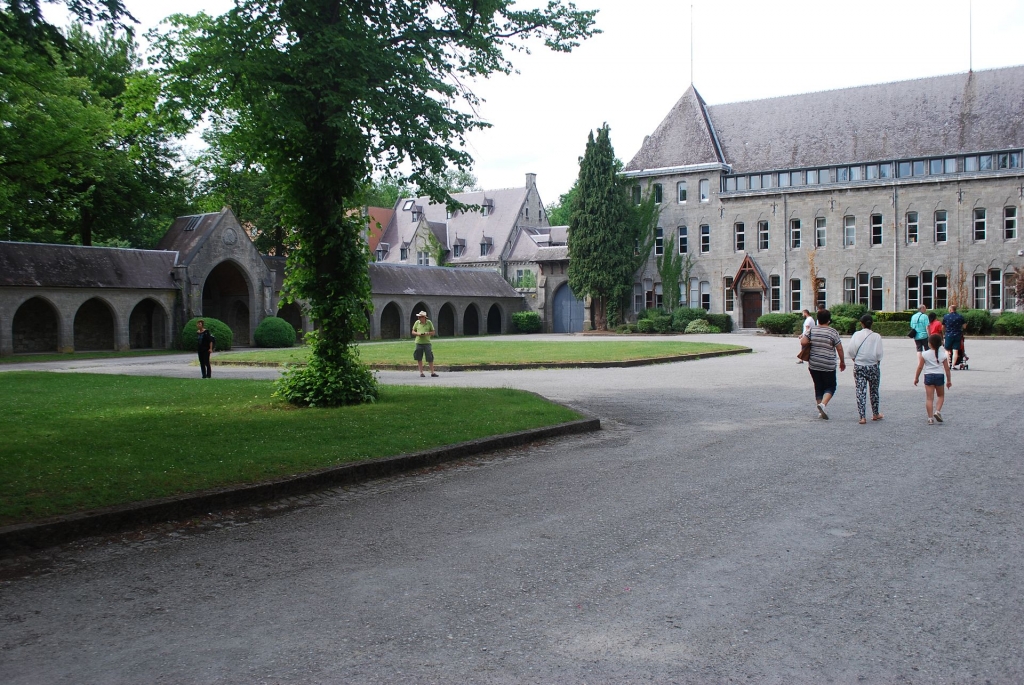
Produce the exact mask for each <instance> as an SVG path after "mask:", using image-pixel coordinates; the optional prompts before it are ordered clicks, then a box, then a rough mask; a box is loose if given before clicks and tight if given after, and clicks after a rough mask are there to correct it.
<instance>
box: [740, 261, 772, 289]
mask: <svg viewBox="0 0 1024 685" xmlns="http://www.w3.org/2000/svg"><path fill="white" fill-rule="evenodd" d="M732 288H733V290H735V291H736V292H737V293H738V292H740V291H741V290H754V289H759V290H761V292H765V293H766V292H768V282H767V281H766V280H765V277H764V274H763V273H761V267H759V266H758V265H757V262H755V261H754V259H753V257H751V256H750V255H747V256H745V257H744V258H743V263H742V264H740V268H739V270H738V271H737V272H736V276H735V277H733V279H732Z"/></svg>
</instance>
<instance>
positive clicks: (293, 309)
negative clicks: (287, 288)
mask: <svg viewBox="0 0 1024 685" xmlns="http://www.w3.org/2000/svg"><path fill="white" fill-rule="evenodd" d="M277 318H279V319H284V320H285V321H287V322H288V323H290V324H291V325H292V328H294V329H295V340H296V342H298V341H301V340H302V307H300V306H299V303H298V302H289V303H288V304H286V305H284V306H282V307H281V308H280V309H278V310H277Z"/></svg>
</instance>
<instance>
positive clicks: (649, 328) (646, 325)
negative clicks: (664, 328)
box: [636, 319, 654, 333]
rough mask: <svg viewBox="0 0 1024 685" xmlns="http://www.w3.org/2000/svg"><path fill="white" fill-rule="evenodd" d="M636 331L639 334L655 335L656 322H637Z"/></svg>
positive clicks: (645, 320)
mask: <svg viewBox="0 0 1024 685" xmlns="http://www.w3.org/2000/svg"><path fill="white" fill-rule="evenodd" d="M636 330H637V331H638V332H639V333H653V332H654V322H653V321H651V320H650V319H640V320H639V321H637V322H636Z"/></svg>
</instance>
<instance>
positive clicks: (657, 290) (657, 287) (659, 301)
mask: <svg viewBox="0 0 1024 685" xmlns="http://www.w3.org/2000/svg"><path fill="white" fill-rule="evenodd" d="M664 305H665V291H664V290H662V287H661V283H655V284H654V306H655V307H663V306H664Z"/></svg>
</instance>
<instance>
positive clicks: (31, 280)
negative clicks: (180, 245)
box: [0, 242, 178, 290]
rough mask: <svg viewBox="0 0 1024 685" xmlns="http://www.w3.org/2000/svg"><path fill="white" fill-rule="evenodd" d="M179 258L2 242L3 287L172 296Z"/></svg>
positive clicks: (112, 249)
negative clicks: (125, 290) (110, 290)
mask: <svg viewBox="0 0 1024 685" xmlns="http://www.w3.org/2000/svg"><path fill="white" fill-rule="evenodd" d="M177 256H178V255H177V253H176V252H168V251H158V250H129V249H123V248H118V247H83V246H81V245H46V244H41V243H12V242H0V286H29V287H49V288H154V289H161V290H173V289H175V288H176V287H177V284H176V283H175V282H174V279H173V278H172V277H171V272H172V271H173V270H174V266H175V262H176V258H177Z"/></svg>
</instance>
